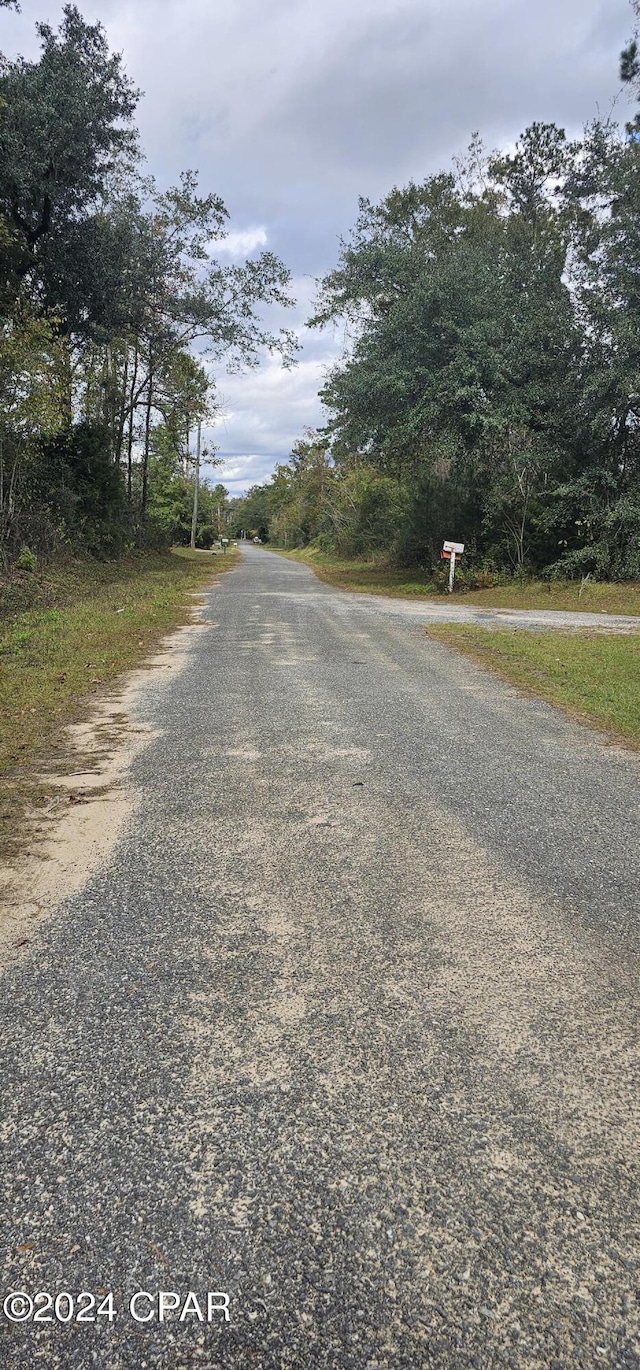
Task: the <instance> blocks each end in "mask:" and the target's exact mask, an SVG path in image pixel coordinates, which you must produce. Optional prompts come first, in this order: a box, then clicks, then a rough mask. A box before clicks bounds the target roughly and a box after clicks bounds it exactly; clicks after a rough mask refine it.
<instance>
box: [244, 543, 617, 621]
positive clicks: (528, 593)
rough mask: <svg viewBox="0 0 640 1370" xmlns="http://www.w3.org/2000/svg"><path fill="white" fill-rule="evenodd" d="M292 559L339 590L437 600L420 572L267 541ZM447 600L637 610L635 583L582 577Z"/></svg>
mask: <svg viewBox="0 0 640 1370" xmlns="http://www.w3.org/2000/svg"><path fill="white" fill-rule="evenodd" d="M268 550H269V551H277V552H278V554H279V555H280V556H286V557H288V558H289V559H290V560H292V561H302V562H304V563H305V565H307V566H310V567H311V568H312V570H313V571H315V573H316V575H317V576H318V579H319V580H324V581H326V583H327V584H328V585H335V586H336V587H337V588H338V589H341V590H358V591H360V592H365V593H366V594H370V595H371V594H373V595H399V596H400V597H401V598H406V599H410V598H411V599H413V598H416V597H419V598H421V599H437V600H439V601H441V600H442V595H441V594H439V593H438V592H437V591H436V590H435V589H434V587H433V586H431V587H430V586H429V583H428V579H427V576H426V574H425V573H424V572H420V571H417V570H415V569H414V568H409V569H398V568H397V567H391V566H384V565H376V564H373V563H370V562H366V561H354V560H346V559H345V558H342V559H341V558H340V557H334V556H330V555H329V554H328V553H327V552H319V551H317V550H316V549H315V548H303V549H302V550H298V551H294V552H284V551H282V549H281V548H274V547H269V548H268ZM447 602H448V603H449V604H466V605H472V606H473V607H474V608H478V609H569V610H572V609H573V610H580V611H581V612H583V613H608V614H640V584H639V583H638V582H633V583H627V584H619V585H618V584H610V583H600V582H593V583H592V582H591V581H588V582H587V584H586V585H585V587H584V589H583V591H582V593H580V582H579V581H576V580H566V581H553V582H551V581H541V580H532V581H529V582H525V583H524V584H520V583H519V582H518V581H513V582H512V583H511V584H509V585H499V586H494V587H493V588H492V589H490V590H466V591H462V592H457V593H454V594H453V595H447Z"/></svg>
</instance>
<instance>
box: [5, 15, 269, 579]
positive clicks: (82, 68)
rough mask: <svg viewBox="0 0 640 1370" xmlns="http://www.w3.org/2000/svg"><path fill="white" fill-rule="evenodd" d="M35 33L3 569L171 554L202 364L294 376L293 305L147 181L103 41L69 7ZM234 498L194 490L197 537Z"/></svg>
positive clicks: (19, 156) (197, 198) (252, 264)
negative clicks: (283, 318)
mask: <svg viewBox="0 0 640 1370" xmlns="http://www.w3.org/2000/svg"><path fill="white" fill-rule="evenodd" d="M12 3H14V0H0V6H2V7H5V8H7V7H9V6H10V5H11V4H12ZM16 7H17V6H16ZM37 28H38V34H39V40H40V49H41V51H40V55H39V58H38V60H36V61H27V60H25V59H24V58H22V57H18V58H17V59H15V60H9V59H8V58H6V57H1V58H0V555H1V557H2V562H3V564H4V566H5V568H6V567H7V566H10V565H11V564H12V563H14V562H15V561H16V560H18V561H20V559H22V564H23V565H24V566H28V565H30V564H31V562H32V561H34V560H35V558H36V557H37V556H51V555H55V554H56V553H58V552H60V551H62V550H64V549H71V550H72V551H81V552H84V553H87V552H88V553H92V554H95V555H99V556H113V555H118V554H119V553H120V552H121V551H123V550H124V549H125V548H126V547H128V546H131V545H132V544H139V545H146V546H149V545H151V546H153V545H156V544H159V543H162V542H166V541H170V540H172V539H176V540H182V539H183V537H184V535H185V532H186V529H187V528H188V527H189V525H190V520H191V499H192V479H193V477H192V462H191V457H190V454H191V451H192V449H193V434H194V431H195V429H196V427H197V425H198V424H202V423H205V422H206V421H207V419H209V418H211V416H212V414H213V412H214V411H215V405H216V400H215V390H214V387H213V385H212V382H211V378H210V377H211V372H210V366H211V362H213V361H216V362H219V361H220V360H221V359H223V358H224V359H225V360H226V362H227V364H228V365H229V366H230V367H235V368H243V367H252V366H256V365H257V364H258V362H259V359H260V355H261V353H262V351H263V350H264V349H265V348H267V349H270V350H271V351H272V352H276V353H279V355H280V356H281V357H282V360H283V362H284V363H285V364H286V365H287V364H289V363H290V362H291V360H292V359H293V356H294V353H295V349H296V343H295V339H294V337H293V335H292V334H291V333H290V332H289V331H287V330H284V329H280V330H273V329H271V328H270V327H269V326H268V325H267V324H265V322H264V318H265V306H270V305H275V306H284V307H288V306H290V305H291V304H292V303H293V301H292V300H291V298H290V290H289V286H290V273H289V271H288V270H287V268H286V267H285V266H284V265H283V263H282V262H281V261H280V260H279V259H278V258H277V257H275V256H274V255H273V254H272V253H271V252H268V251H265V252H262V254H261V255H259V256H257V257H254V258H252V259H250V260H248V261H246V262H245V263H243V264H232V265H222V264H221V263H220V261H219V260H218V259H217V258H216V255H215V250H216V244H217V243H219V242H220V239H222V238H223V237H224V235H225V233H226V231H227V220H228V214H227V210H226V207H225V205H224V204H223V202H222V200H221V199H220V198H219V197H218V196H217V195H215V194H212V193H206V194H205V193H202V192H201V191H200V189H199V186H198V179H197V176H196V174H195V173H193V172H191V171H187V172H185V173H184V174H183V175H182V176H181V178H180V180H179V183H178V184H177V185H176V186H174V187H172V188H169V189H160V188H159V187H158V185H157V184H156V182H155V181H154V179H153V178H152V177H151V176H149V175H148V174H146V170H145V167H144V162H143V159H142V155H141V151H140V147H139V139H138V133H137V130H136V126H135V111H136V107H137V104H138V100H139V98H140V92H139V91H137V90H136V89H135V88H134V86H133V84H132V82H131V81H130V79H129V78H128V76H127V74H126V72H125V71H124V69H123V64H122V59H121V57H120V56H119V55H117V54H114V53H112V52H110V50H109V45H108V41H107V37H106V34H105V32H104V29H103V28H102V26H101V25H100V24H99V23H96V24H89V23H86V22H85V20H84V19H83V18H82V16H81V14H80V13H79V11H78V9H77V8H76V6H74V5H67V6H66V7H65V8H64V12H63V19H62V23H61V25H60V28H59V29H58V30H57V31H54V30H53V29H52V28H51V27H50V26H49V25H48V24H44V23H42V24H39V25H38V26H37ZM205 455H206V453H205ZM208 455H209V456H210V457H211V456H212V453H209V454H208ZM225 501H226V491H224V490H223V489H222V487H217V488H216V489H215V490H213V491H211V490H207V489H206V488H205V489H204V490H203V491H202V495H201V500H200V522H201V530H200V531H201V537H202V538H204V539H205V540H206V538H207V537H209V539H210V537H211V536H213V533H214V531H215V530H216V528H217V530H218V531H219V525H220V520H221V517H222V515H221V505H224V504H225Z"/></svg>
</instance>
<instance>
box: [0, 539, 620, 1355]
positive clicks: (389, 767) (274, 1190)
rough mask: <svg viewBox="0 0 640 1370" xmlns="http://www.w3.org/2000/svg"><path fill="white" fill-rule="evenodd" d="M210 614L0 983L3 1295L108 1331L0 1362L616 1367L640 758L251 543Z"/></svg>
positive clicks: (154, 702) (11, 1344) (154, 695)
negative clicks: (93, 830)
mask: <svg viewBox="0 0 640 1370" xmlns="http://www.w3.org/2000/svg"><path fill="white" fill-rule="evenodd" d="M203 617H204V623H205V626H204V627H202V628H200V629H199V630H198V632H197V633H192V634H191V637H190V638H189V642H190V648H189V653H190V654H189V658H188V662H187V665H186V667H185V669H184V670H182V671H176V672H174V673H173V674H172V672H170V671H167V672H166V673H164V678H163V679H162V680H160V679H159V673H157V672H156V673H153V672H150V673H149V674H150V680H149V687H148V689H147V690H146V692H145V694H144V697H143V703H142V705H141V713H140V717H141V719H142V720H143V721H144V722H145V723H147V724H148V723H151V724H152V725H153V727H154V729H155V730H157V731H156V735H155V736H154V737H153V739H152V740H151V741H150V743H149V744H148V745H147V747H146V748H145V749H144V750H143V751H142V752H141V753H140V754H139V756H138V757H137V759H136V761H135V763H134V768H133V777H132V780H133V784H134V786H135V787H136V790H137V791H138V792H139V795H140V799H139V804H138V806H137V808H136V811H135V815H134V817H133V819H132V820H131V822H130V824H129V825H128V827H127V830H126V831H125V832H124V834H123V835H122V837H121V838H120V840H119V843H118V846H117V848H116V849H115V852H114V854H113V855H112V857H110V859H109V862H108V864H107V865H106V866H105V867H103V868H102V869H101V870H100V871H99V872H98V873H97V874H94V875H93V876H91V877H90V878H89V880H88V882H87V884H86V885H85V887H84V889H83V890H82V891H81V892H80V893H79V894H77V895H75V896H74V897H73V898H71V899H69V900H68V901H67V902H66V903H65V904H64V905H63V906H62V907H61V908H60V910H59V911H58V913H57V915H56V917H55V918H54V919H53V920H52V921H51V922H50V923H49V924H48V925H47V926H46V927H43V928H42V929H41V931H40V932H39V934H38V935H37V936H36V937H35V939H34V941H33V943H32V945H31V946H30V947H29V948H28V949H27V952H26V954H25V956H24V957H23V959H22V960H21V961H20V962H19V964H17V965H15V966H14V967H13V968H11V969H10V970H9V971H7V973H6V975H5V977H4V981H3V994H2V1003H1V1008H0V1012H1V1013H2V1018H3V1023H2V1032H1V1036H0V1055H1V1056H2V1072H3V1081H4V1107H3V1131H2V1135H3V1144H4V1156H3V1162H2V1170H1V1176H0V1184H1V1185H2V1188H3V1191H4V1192H3V1203H2V1221H3V1229H4V1230H3V1256H4V1274H3V1288H4V1290H6V1291H16V1290H17V1291H24V1292H26V1293H27V1294H29V1296H30V1297H31V1296H33V1294H34V1292H35V1291H36V1290H45V1291H49V1292H50V1293H51V1294H52V1297H55V1295H56V1294H57V1293H58V1292H60V1291H70V1292H71V1293H72V1294H73V1295H74V1297H75V1296H77V1294H78V1292H79V1291H88V1292H91V1291H93V1296H94V1297H95V1299H96V1305H95V1306H96V1307H97V1306H98V1305H99V1303H100V1301H101V1300H102V1299H103V1298H104V1297H106V1296H107V1294H108V1293H112V1295H113V1308H114V1310H115V1316H114V1317H113V1318H110V1317H109V1312H108V1308H106V1310H105V1312H103V1314H102V1315H101V1316H100V1317H97V1318H96V1321H95V1322H82V1323H78V1322H75V1321H72V1322H69V1323H64V1322H55V1321H53V1322H47V1321H43V1322H37V1323H35V1322H33V1321H32V1320H30V1321H29V1322H25V1323H24V1324H23V1325H21V1324H19V1323H16V1322H13V1323H12V1322H10V1321H7V1320H6V1319H0V1323H1V1326H0V1333H1V1335H0V1365H1V1366H2V1367H3V1368H4V1367H8V1370H27V1367H28V1370H34V1367H37V1366H38V1365H43V1366H46V1367H47V1370H56V1367H59V1368H61V1370H88V1368H89V1367H93V1366H98V1367H104V1370H143V1368H144V1367H148V1368H149V1370H159V1368H160V1367H162V1368H163V1370H165V1368H166V1370H182V1368H183V1367H184V1370H186V1368H187V1367H189V1368H191V1367H198V1366H200V1365H202V1366H203V1367H207V1370H215V1368H217V1367H224V1370H227V1368H228V1370H257V1368H258V1370H281V1367H287V1368H289V1367H290V1368H291V1370H325V1368H326V1370H343V1367H344V1368H345V1370H346V1367H353V1370H418V1368H420V1367H431V1366H433V1367H436V1368H437V1370H467V1367H481V1368H482V1370H493V1368H494V1367H513V1370H530V1368H531V1367H536V1368H537V1367H540V1368H541V1370H547V1368H548V1367H551V1370H565V1367H566V1368H567V1370H579V1368H581V1370H594V1367H597V1366H603V1367H616V1370H637V1367H638V1366H640V1338H639V1306H638V1301H637V1288H638V1268H639V1264H640V1261H639V1250H640V1247H639V1244H638V1237H639V1199H638V1196H639V1192H640V1191H639V1187H638V1159H639V1147H638V1141H639V1132H640V1127H639V1123H640V1117H639V1114H640V1090H639V1088H638V992H637V983H638V982H637V971H638V959H639V957H638V952H639V949H640V936H639V922H638V891H639V889H640V851H639V845H638V808H639V806H638V797H639V793H640V786H639V777H638V758H637V756H635V755H634V754H632V753H631V752H630V751H626V750H625V749H623V748H619V747H617V746H614V745H610V744H609V743H608V742H607V739H606V738H605V737H604V736H601V735H599V734H597V733H595V732H591V731H589V730H588V729H587V728H584V727H582V726H580V725H579V724H577V723H573V722H572V721H570V720H569V719H568V718H566V717H565V716H564V715H563V714H562V713H561V712H559V711H556V710H554V709H552V708H551V707H549V706H547V705H545V704H544V703H541V702H539V701H535V700H531V699H527V698H524V697H522V696H520V695H519V694H518V693H517V692H516V691H515V690H513V689H511V688H510V687H509V686H507V685H505V684H503V683H502V682H500V681H499V680H497V679H494V678H493V677H492V676H490V675H487V674H485V673H483V672H482V671H480V670H479V669H477V668H476V667H475V666H473V665H472V664H470V663H469V662H467V661H465V660H463V659H461V658H459V657H457V656H455V655H454V654H452V653H451V652H450V651H449V650H448V649H446V648H445V647H443V646H441V645H439V644H436V643H434V642H432V641H429V640H428V639H427V638H426V635H425V633H424V627H423V625H422V623H421V621H420V617H419V613H413V614H412V611H411V607H410V606H409V607H408V606H407V604H406V602H405V603H403V604H402V605H394V604H393V602H391V601H383V600H380V601H379V602H377V601H372V598H371V597H360V596H358V595H353V594H345V593H342V592H340V591H336V590H332V589H330V588H329V587H328V586H325V585H322V584H320V583H319V582H318V581H316V580H315V579H314V577H313V575H312V573H311V572H310V571H309V570H308V569H307V568H306V567H305V566H302V565H299V564H295V563H292V562H289V561H286V560H284V559H282V558H279V557H277V556H275V555H273V554H272V553H269V552H267V551H265V550H262V549H259V548H247V549H245V550H243V554H242V558H241V562H240V565H239V567H238V569H237V570H235V571H232V572H230V573H229V574H227V575H225V576H224V577H223V578H222V579H221V581H220V582H219V583H218V584H217V585H216V586H215V587H214V588H213V589H212V590H211V592H210V593H209V594H208V597H207V601H206V605H205V609H204V614H203ZM158 1290H160V1291H165V1292H166V1291H170V1292H172V1293H176V1294H178V1295H179V1297H180V1299H181V1303H180V1305H179V1307H178V1312H179V1311H180V1310H181V1309H183V1308H184V1300H185V1299H186V1297H187V1295H188V1293H189V1291H191V1292H192V1293H193V1294H195V1295H197V1298H198V1300H199V1301H200V1302H199V1303H198V1306H199V1307H200V1309H201V1312H202V1308H204V1312H202V1316H203V1317H204V1318H205V1321H200V1318H199V1316H198V1314H197V1313H195V1311H194V1309H195V1306H196V1305H195V1303H194V1301H193V1300H192V1302H191V1304H190V1305H189V1306H188V1310H187V1314H185V1316H184V1317H183V1319H182V1321H179V1320H178V1315H177V1314H176V1315H174V1316H173V1318H171V1317H167V1319H166V1320H165V1321H163V1322H160V1321H159V1320H158V1316H157V1306H156V1304H155V1303H154V1302H153V1297H155V1291H158ZM137 1291H144V1293H145V1294H149V1295H150V1298H149V1301H148V1302H145V1301H144V1300H143V1301H142V1303H138V1304H137V1305H134V1307H135V1308H137V1310H138V1313H139V1315H140V1320H136V1318H135V1317H134V1316H133V1315H132V1314H131V1313H130V1311H129V1303H130V1299H131V1297H132V1296H133V1295H135V1294H136V1292H137ZM211 1291H214V1292H216V1293H226V1294H227V1295H228V1311H229V1320H228V1321H227V1320H226V1319H225V1317H224V1314H223V1313H221V1312H220V1311H214V1313H213V1316H212V1321H211V1322H207V1321H206V1316H207V1313H206V1294H207V1292H211ZM151 1296H153V1297H151ZM203 1301H204V1302H203ZM170 1302H171V1301H170ZM214 1302H215V1301H214ZM223 1306H224V1303H222V1304H221V1303H220V1301H218V1303H217V1304H216V1308H218V1309H219V1308H220V1307H223ZM87 1307H89V1305H87ZM65 1308H66V1305H65V1304H64V1301H62V1302H61V1303H60V1304H59V1305H58V1312H59V1314H60V1316H62V1315H63V1314H64V1312H65ZM147 1313H149V1315H150V1316H149V1318H148V1320H145V1321H142V1320H141V1318H142V1316H144V1317H145V1318H146V1314H147Z"/></svg>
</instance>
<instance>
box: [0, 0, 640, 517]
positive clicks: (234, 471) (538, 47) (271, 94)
mask: <svg viewBox="0 0 640 1370" xmlns="http://www.w3.org/2000/svg"><path fill="white" fill-rule="evenodd" d="M78 6H79V8H80V10H81V11H82V13H83V14H84V15H85V17H86V18H87V19H92V20H93V19H96V18H99V19H101V20H102V22H103V24H104V25H105V27H106V29H107V32H108V35H109V39H110V43H111V46H112V47H113V48H115V49H117V50H119V51H122V52H123V53H124V58H125V65H126V68H127V70H128V72H129V74H130V75H131V76H132V78H133V79H134V81H135V83H136V84H137V85H138V86H139V87H140V88H141V89H142V90H143V92H144V98H143V99H142V101H141V103H140V106H139V109H138V124H139V127H140V130H141V135H142V143H143V147H144V148H145V151H146V153H147V157H148V161H149V165H150V169H151V170H152V171H153V173H154V175H155V176H156V177H157V179H158V180H159V181H160V182H161V183H162V184H170V183H171V182H172V181H173V180H175V178H176V177H177V175H178V173H179V172H180V171H181V170H183V169H185V168H187V167H192V168H195V169H197V170H198V171H199V173H200V177H201V184H202V186H203V188H204V189H205V190H207V191H208V190H214V191H216V192H217V193H218V194H220V195H222V197H223V199H224V200H225V203H226V205H227V208H228V209H229V212H230V215H231V231H230V235H229V238H228V240H227V243H226V244H225V249H224V250H225V259H226V260H227V261H231V260H242V259H243V258H244V257H245V256H246V254H247V253H251V252H255V251H259V250H260V248H261V247H264V246H268V247H269V248H271V249H272V250H273V251H274V252H276V253H278V254H279V255H280V256H281V257H282V258H283V260H284V261H285V262H286V263H287V265H288V266H289V267H290V268H291V271H292V273H293V277H294V292H295V294H296V296H297V298H298V301H299V305H298V309H297V311H296V316H295V327H296V328H297V329H298V332H299V336H300V341H301V343H302V349H303V350H302V352H301V354H300V361H299V363H298V365H297V366H296V367H295V369H294V370H292V371H289V372H287V371H283V370H282V369H281V367H280V366H279V365H278V364H277V363H276V362H275V361H271V360H269V359H265V362H264V364H263V366H262V367H261V369H260V370H259V371H258V372H252V373H250V374H249V375H244V376H226V375H224V374H222V375H221V376H220V379H219V394H220V397H221V399H222V401H223V413H222V416H221V418H220V420H219V422H218V424H217V427H216V430H215V435H212V436H213V437H214V441H215V442H216V443H217V445H218V448H219V456H220V457H221V458H222V459H223V466H222V467H221V470H220V473H216V475H217V476H218V478H220V477H221V478H222V479H223V480H224V482H225V484H226V485H227V486H228V488H229V489H230V491H231V492H232V493H234V494H235V493H240V492H241V491H243V490H245V489H246V488H247V487H248V486H249V485H251V484H254V483H255V482H256V481H259V480H262V479H264V477H265V476H266V475H267V474H268V473H269V471H271V470H272V469H273V466H274V464H275V463H276V462H277V461H282V460H286V458H287V456H288V454H289V451H290V448H291V444H292V443H293V442H294V441H295V439H296V437H298V436H299V435H300V434H301V433H302V432H303V430H304V429H305V428H306V427H310V426H314V425H315V424H317V423H318V422H321V421H322V412H321V409H320V406H319V403H318V400H317V390H318V386H319V385H320V384H321V381H322V377H323V373H324V370H325V368H326V366H327V365H328V364H329V363H330V361H331V358H332V357H333V356H335V355H336V352H337V350H338V349H339V348H340V346H341V341H342V340H341V338H340V336H336V335H334V334H333V333H332V332H328V333H323V334H317V333H315V332H310V331H309V330H307V329H306V328H305V326H304V321H305V318H306V317H307V316H308V313H309V308H310V303H311V301H312V299H313V294H314V280H315V278H317V277H318V276H320V275H321V274H322V273H323V272H324V271H326V270H327V269H328V268H329V267H331V266H332V265H333V264H334V262H335V260H336V256H337V252H338V240H339V238H340V235H344V234H346V233H347V232H348V230H349V228H350V226H351V224H352V223H353V221H354V218H355V214H356V211H357V201H358V196H359V195H366V196H369V197H370V198H372V199H377V198H380V197H381V196H382V195H384V194H385V193H386V192H387V191H388V190H389V189H390V188H391V187H392V186H393V185H394V184H395V185H401V184H403V183H405V182H406V181H407V180H409V179H410V178H411V177H413V178H414V179H422V178H423V177H424V176H426V175H428V174H429V173H431V172H434V171H437V170H439V169H442V168H444V167H446V166H448V164H449V162H450V159H451V157H452V155H454V154H455V153H456V152H460V151H463V150H464V148H465V147H466V146H467V144H468V142H469V138H470V135H471V133H472V132H473V131H474V130H476V129H477V130H479V131H480V133H481V134H482V136H483V138H484V141H485V143H487V144H488V145H489V146H492V147H493V146H496V147H497V146H505V145H508V144H512V143H513V142H514V140H515V139H516V137H517V135H518V133H520V132H521V131H522V130H523V129H524V128H525V127H526V126H527V124H528V123H530V122H531V121H532V120H533V119H539V120H544V121H555V122H556V123H559V124H561V125H562V126H563V127H565V128H566V130H567V132H568V133H572V132H576V131H578V130H579V129H580V127H581V126H582V125H583V123H584V122H585V121H586V120H587V119H589V118H591V117H592V116H593V115H594V114H595V113H596V112H597V111H598V110H599V111H600V112H601V113H603V114H604V113H609V112H610V110H611V107H612V104H613V102H614V101H615V100H616V97H618V104H617V106H616V108H617V109H618V111H619V114H620V117H621V119H624V118H625V117H628V115H627V108H628V106H627V100H626V96H621V95H620V87H619V82H618V77H617V72H618V55H619V52H620V49H621V47H622V46H623V44H624V43H625V41H626V40H627V39H628V37H629V36H630V33H631V31H632V27H633V24H632V12H631V9H630V6H629V4H628V3H627V0H537V4H535V5H534V4H532V3H531V0H397V3H394V0H322V3H320V0H99V3H94V0H78ZM61 11H62V5H61V4H59V3H54V0H22V13H21V14H20V15H15V14H13V13H11V12H8V11H4V10H3V11H0V50H2V51H4V52H5V53H7V54H8V55H13V54H15V53H17V52H22V53H23V54H24V55H25V56H31V55H35V54H36V53H37V50H38V49H37V40H36V38H35V34H34V23H35V21H36V20H37V19H46V20H48V21H49V22H50V23H52V24H54V25H55V24H57V23H58V22H59V19H60V15H61Z"/></svg>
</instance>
